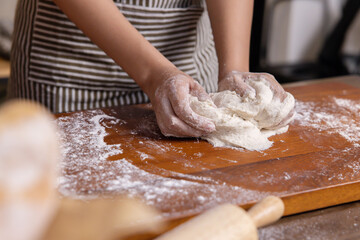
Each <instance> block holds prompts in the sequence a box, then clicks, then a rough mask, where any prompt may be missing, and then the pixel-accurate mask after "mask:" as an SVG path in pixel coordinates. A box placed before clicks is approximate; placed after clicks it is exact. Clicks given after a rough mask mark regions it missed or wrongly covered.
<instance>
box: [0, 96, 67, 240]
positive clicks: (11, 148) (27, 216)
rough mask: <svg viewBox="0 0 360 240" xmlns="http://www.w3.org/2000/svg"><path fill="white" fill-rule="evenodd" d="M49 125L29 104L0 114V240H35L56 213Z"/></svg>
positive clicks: (54, 152) (53, 140) (54, 151)
mask: <svg viewBox="0 0 360 240" xmlns="http://www.w3.org/2000/svg"><path fill="white" fill-rule="evenodd" d="M53 122H54V121H53V118H52V115H51V114H50V113H48V112H47V111H46V110H45V109H44V108H42V107H41V106H40V105H38V104H35V103H32V102H27V101H12V102H8V103H6V104H4V105H3V106H2V107H1V108H0V239H7V240H22V239H24V240H25V239H26V240H32V239H39V238H40V237H41V235H42V234H43V232H44V230H45V229H46V227H47V225H48V223H49V220H50V219H51V218H52V217H53V215H54V213H55V210H56V209H57V207H56V206H57V194H56V188H55V187H56V186H55V184H56V176H57V174H56V165H57V163H58V161H59V158H60V151H59V143H58V138H57V133H56V128H55V126H54V123H53Z"/></svg>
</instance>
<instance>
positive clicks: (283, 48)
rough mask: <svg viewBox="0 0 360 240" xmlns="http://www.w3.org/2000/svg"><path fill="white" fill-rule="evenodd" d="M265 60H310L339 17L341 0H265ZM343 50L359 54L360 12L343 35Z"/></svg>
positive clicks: (288, 61) (269, 62)
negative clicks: (344, 37) (344, 35)
mask: <svg viewBox="0 0 360 240" xmlns="http://www.w3.org/2000/svg"><path fill="white" fill-rule="evenodd" d="M266 3H267V5H266V10H265V11H266V15H265V19H266V20H265V22H266V24H267V30H268V31H267V38H265V39H264V41H265V43H264V44H266V45H267V49H268V50H267V57H266V62H267V64H269V65H279V64H293V63H299V62H311V61H314V60H315V59H316V58H317V54H318V53H319V51H320V48H321V45H322V43H323V41H324V39H325V37H326V35H327V33H328V32H329V31H330V30H331V29H332V28H333V26H334V23H336V21H337V20H338V19H339V17H340V16H341V11H342V6H343V3H344V0H292V1H286V0H283V1H279V0H267V1H266ZM343 51H344V53H345V54H350V55H359V54H360V13H358V15H357V18H356V21H355V22H354V23H353V24H352V27H351V29H350V31H349V32H348V34H347V39H346V43H345V44H344V47H343Z"/></svg>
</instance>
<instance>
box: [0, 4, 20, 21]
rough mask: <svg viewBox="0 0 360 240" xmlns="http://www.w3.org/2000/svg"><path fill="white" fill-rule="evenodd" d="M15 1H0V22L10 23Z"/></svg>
mask: <svg viewBox="0 0 360 240" xmlns="http://www.w3.org/2000/svg"><path fill="white" fill-rule="evenodd" d="M16 2H17V1H16V0H0V20H1V21H3V20H6V21H12V20H13V19H14V15H15V7H16Z"/></svg>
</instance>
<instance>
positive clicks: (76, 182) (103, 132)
mask: <svg viewBox="0 0 360 240" xmlns="http://www.w3.org/2000/svg"><path fill="white" fill-rule="evenodd" d="M296 111H297V115H296V117H295V121H294V122H293V123H292V125H293V127H295V126H304V127H306V128H300V132H299V134H300V133H301V134H304V135H302V136H300V137H303V138H304V139H305V138H306V133H303V132H306V131H310V132H311V134H312V135H311V134H310V135H309V136H314V133H315V134H318V135H319V136H320V135H321V136H323V135H324V136H327V135H333V134H336V135H339V136H341V137H342V138H343V139H344V141H346V142H348V143H349V144H350V145H349V146H348V147H346V148H342V149H336V148H334V149H331V150H330V151H325V152H318V153H311V154H317V156H318V157H317V159H319V162H316V163H313V168H311V166H309V170H308V172H305V173H304V172H300V171H299V172H298V171H297V170H294V171H290V170H286V171H284V172H283V174H282V177H281V179H276V177H275V176H278V173H274V172H272V171H273V169H275V168H267V169H265V170H264V171H262V172H261V171H259V172H258V173H257V174H255V175H254V174H253V175H252V174H251V173H250V172H249V175H247V172H244V173H243V174H242V177H243V179H244V183H245V184H242V185H241V186H248V185H249V183H252V189H245V188H244V187H238V186H233V185H231V184H229V183H227V182H223V181H220V180H219V178H216V172H215V174H214V175H211V177H210V176H195V175H188V174H181V173H178V172H175V171H170V170H167V169H163V168H161V167H157V166H155V165H154V166H152V165H151V161H156V157H154V156H152V155H151V154H152V153H151V152H156V153H158V154H167V153H169V152H171V153H176V154H177V155H176V156H181V157H180V158H179V159H169V161H171V162H172V163H174V164H175V165H176V166H178V167H181V168H183V169H193V168H195V167H196V168H197V169H200V170H201V171H205V172H206V170H208V169H209V166H210V165H202V163H201V161H196V160H197V159H199V158H201V157H203V156H204V153H200V152H196V151H195V153H192V154H190V153H189V152H187V151H186V149H183V147H180V146H176V145H175V144H172V143H170V142H168V141H161V139H160V140H158V139H159V135H158V132H156V130H154V129H156V121H154V119H151V118H147V117H146V116H145V117H144V118H143V119H139V121H138V124H137V125H136V126H135V127H134V128H131V129H130V130H129V131H128V133H130V134H131V136H134V137H133V138H132V137H131V136H130V137H129V141H124V142H122V144H112V143H111V141H110V140H108V139H107V137H108V132H107V130H108V129H110V128H111V129H114V126H118V125H125V124H128V123H127V122H126V121H124V120H120V119H119V118H118V117H114V116H115V115H116V114H115V113H114V114H112V113H105V112H104V111H102V110H92V111H86V112H78V113H73V114H71V115H70V116H63V117H60V118H58V119H57V120H56V122H57V124H58V126H59V128H60V129H61V133H60V137H61V140H62V143H63V144H62V145H63V146H62V152H63V161H62V162H61V164H60V168H61V177H60V178H59V181H58V188H59V191H60V193H61V194H63V195H64V196H69V197H74V198H92V197H98V196H100V195H101V196H104V195H106V196H114V195H123V194H125V195H128V196H134V197H138V198H140V199H142V200H143V201H144V202H145V203H147V204H150V205H153V206H155V207H156V208H158V209H160V210H161V211H162V212H163V213H164V216H166V217H170V218H176V217H178V216H184V215H190V214H196V213H199V212H201V211H203V210H205V209H208V208H210V207H212V206H214V205H217V204H218V203H222V202H233V203H236V204H241V203H245V202H247V201H256V200H260V199H261V198H263V197H265V196H267V195H269V194H270V193H269V192H261V191H257V190H256V186H268V187H273V186H279V188H278V190H277V192H274V191H272V192H271V194H275V195H279V194H282V193H283V192H282V191H286V192H287V193H288V191H297V188H298V186H297V185H296V183H297V182H299V181H303V179H302V178H307V179H309V181H310V182H311V181H312V180H311V178H313V179H317V178H321V179H323V180H322V181H329V182H333V181H337V180H349V179H352V178H353V177H357V176H358V175H359V167H360V159H359V158H358V157H356V156H358V154H359V153H358V150H357V148H356V146H359V144H360V122H359V121H358V119H359V111H360V100H349V99H343V98H335V97H328V99H327V101H323V102H321V103H320V102H301V101H297V104H296ZM113 115H114V116H113ZM290 129H291V126H290ZM298 129H299V128H298ZM303 129H306V130H305V131H303ZM145 132H146V133H147V135H150V136H152V137H141V136H143V135H144V133H145ZM117 134H119V136H121V135H122V134H123V133H122V132H117ZM126 134H127V133H126ZM145 135H146V134H145ZM135 136H137V137H135ZM322 138H324V137H322ZM325 138H326V137H325ZM309 139H311V138H309ZM109 141H110V142H109ZM309 141H310V140H309ZM135 142H136V144H137V145H136V146H137V147H134V146H135V145H134V144H135ZM283 144H285V143H283ZM334 144H336V143H334ZM194 145H196V141H195V142H194ZM334 146H335V145H334ZM146 149H152V151H146V152H144V150H146ZM126 151H127V152H126ZM339 151H341V152H339ZM265 154H266V153H264V155H265ZM129 155H131V156H132V157H129V158H128V156H129ZM349 156H351V157H349ZM131 158H136V159H137V160H138V161H137V163H136V164H135V161H133V160H134V159H131ZM109 159H112V160H115V161H109ZM217 159H219V160H223V161H227V162H232V163H233V164H236V162H234V161H233V160H231V159H229V160H228V159H225V158H224V157H223V156H218V157H217ZM344 159H358V160H357V161H350V160H349V161H346V162H344ZM148 161H149V164H150V165H147V166H148V167H147V170H146V171H145V170H143V169H142V168H141V165H137V164H148ZM276 161H277V160H276V159H273V163H272V164H276ZM324 161H326V164H323V163H324ZM206 164H211V163H206ZM330 165H332V166H335V167H331V168H329V167H326V166H330ZM152 167H153V168H155V170H154V169H153V168H152ZM249 167H251V165H249ZM337 168H342V169H343V171H344V174H342V175H341V174H338V173H335V172H331V169H337ZM249 169H251V168H249ZM150 170H151V172H150ZM205 175H206V174H205ZM224 181H226V180H224ZM284 181H285V182H293V183H294V184H293V185H292V186H293V187H292V188H291V189H281V186H282V184H281V182H284ZM249 186H250V185H249ZM254 186H255V187H254ZM284 186H285V185H284ZM253 189H255V190H253ZM263 189H264V188H263ZM266 189H267V188H266Z"/></svg>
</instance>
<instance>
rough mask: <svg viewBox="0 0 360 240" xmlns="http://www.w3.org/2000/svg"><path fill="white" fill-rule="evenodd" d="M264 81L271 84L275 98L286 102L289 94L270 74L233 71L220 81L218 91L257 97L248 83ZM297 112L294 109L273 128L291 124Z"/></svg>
mask: <svg viewBox="0 0 360 240" xmlns="http://www.w3.org/2000/svg"><path fill="white" fill-rule="evenodd" d="M260 78H261V79H263V80H265V81H267V82H268V83H269V87H270V89H271V90H272V91H273V94H274V98H278V99H280V101H281V102H283V101H284V100H285V98H286V97H287V94H286V92H285V90H284V88H283V87H282V86H281V85H280V84H279V83H278V81H276V79H275V77H274V76H273V75H271V74H269V73H251V72H239V71H231V72H229V73H227V74H226V75H225V76H224V77H222V78H221V79H220V80H219V85H218V91H225V90H230V91H234V92H236V93H237V94H239V95H240V96H242V97H246V96H251V95H252V96H255V95H256V91H255V89H253V88H252V87H251V86H250V85H248V84H247V83H246V82H247V81H248V80H251V79H254V80H255V79H260ZM294 114H295V110H294V109H292V110H291V111H290V112H289V114H288V115H287V116H286V117H285V118H284V119H283V120H282V121H281V122H280V123H279V124H277V125H276V126H273V127H272V128H280V127H284V126H286V125H287V124H288V123H289V120H290V119H291V118H292V117H293V116H294Z"/></svg>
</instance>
